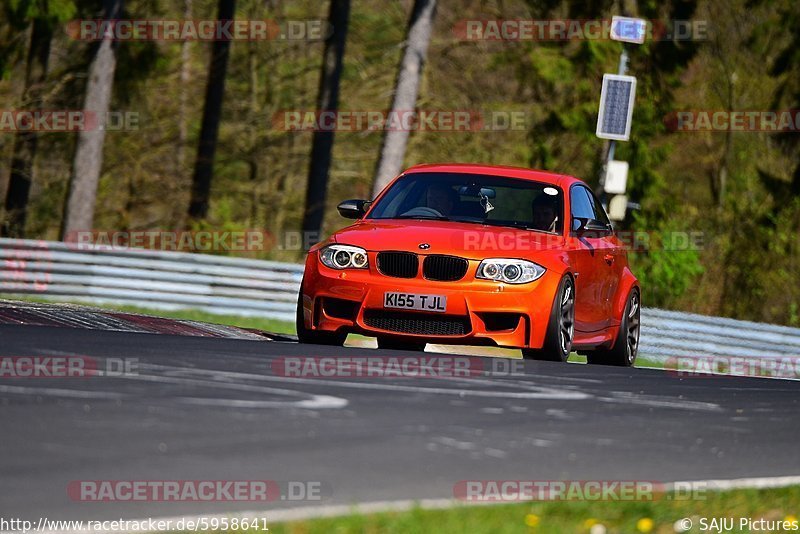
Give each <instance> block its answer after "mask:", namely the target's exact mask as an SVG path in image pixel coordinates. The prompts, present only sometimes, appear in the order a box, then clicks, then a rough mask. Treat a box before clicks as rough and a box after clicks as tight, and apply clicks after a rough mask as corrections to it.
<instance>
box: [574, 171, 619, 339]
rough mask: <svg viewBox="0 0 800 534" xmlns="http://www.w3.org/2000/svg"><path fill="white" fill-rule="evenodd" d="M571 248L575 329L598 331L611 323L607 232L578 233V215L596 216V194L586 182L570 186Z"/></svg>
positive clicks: (591, 217)
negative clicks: (599, 233)
mask: <svg viewBox="0 0 800 534" xmlns="http://www.w3.org/2000/svg"><path fill="white" fill-rule="evenodd" d="M570 215H571V225H572V226H571V232H570V238H569V239H570V245H571V246H570V249H571V251H572V262H573V268H574V272H575V329H576V330H578V331H581V332H597V331H600V330H603V329H605V328H606V327H607V326H608V315H609V309H608V299H607V295H606V294H605V290H606V286H607V284H608V278H607V277H608V274H609V266H608V265H607V264H606V262H605V260H604V254H605V250H604V249H605V248H607V242H606V240H605V236H603V235H596V234H586V235H581V236H578V235H577V233H576V231H577V229H578V227H579V226H580V221H579V220H578V219H596V218H597V212H596V208H595V198H594V196H593V195H592V193H591V191H589V190H588V189H587V188H586V187H585V186H583V185H580V184H575V185H573V186H572V187H571V188H570Z"/></svg>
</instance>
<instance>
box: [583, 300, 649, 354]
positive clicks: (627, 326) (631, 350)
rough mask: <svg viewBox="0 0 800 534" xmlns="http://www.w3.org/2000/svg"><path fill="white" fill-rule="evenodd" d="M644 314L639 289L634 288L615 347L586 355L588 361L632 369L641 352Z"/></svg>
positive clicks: (621, 322) (620, 324)
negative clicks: (641, 323) (640, 336)
mask: <svg viewBox="0 0 800 534" xmlns="http://www.w3.org/2000/svg"><path fill="white" fill-rule="evenodd" d="M641 312H642V305H641V298H640V296H639V289H638V288H635V287H634V288H633V289H632V290H631V292H630V294H629V295H628V302H627V303H626V304H625V310H624V311H623V313H622V321H620V323H619V332H618V333H617V339H616V340H615V341H614V346H613V347H611V349H609V350H593V351H591V352H587V353H586V361H587V362H588V363H591V364H594V365H616V366H619V367H630V366H631V365H633V362H635V361H636V355H637V354H638V352H639V330H640V318H641Z"/></svg>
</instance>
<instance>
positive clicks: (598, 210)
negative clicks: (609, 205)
mask: <svg viewBox="0 0 800 534" xmlns="http://www.w3.org/2000/svg"><path fill="white" fill-rule="evenodd" d="M589 194H590V195H592V201H593V202H594V212H595V214H596V216H595V219H597V220H598V221H600V222H603V223H606V224H611V221H610V220H609V219H608V215H607V214H606V210H605V209H604V208H603V205H602V204H601V203H600V201H599V200H597V197H596V196H594V193H591V192H590V193H589Z"/></svg>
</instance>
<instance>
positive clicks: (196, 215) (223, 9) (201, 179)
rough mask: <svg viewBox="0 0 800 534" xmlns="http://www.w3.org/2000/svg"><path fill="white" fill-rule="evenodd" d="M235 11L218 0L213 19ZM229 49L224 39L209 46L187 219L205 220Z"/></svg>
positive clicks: (233, 6)
mask: <svg viewBox="0 0 800 534" xmlns="http://www.w3.org/2000/svg"><path fill="white" fill-rule="evenodd" d="M235 11H236V1H235V0H219V3H218V4H217V20H220V21H224V20H233V15H234V12H235ZM230 48H231V43H230V41H229V40H227V39H221V40H219V41H214V45H213V46H212V48H211V65H210V67H209V69H208V82H207V85H206V102H205V108H204V109H203V123H202V125H201V127H200V143H199V145H198V147H197V160H196V161H195V167H194V176H193V177H192V198H191V201H190V202H189V219H193V220H201V219H205V218H206V216H207V215H208V206H209V197H210V195H211V180H212V178H213V177H214V153H215V152H216V151H217V136H218V134H219V119H220V113H221V111H222V99H223V97H224V96H225V72H226V71H227V69H228V55H229V52H230Z"/></svg>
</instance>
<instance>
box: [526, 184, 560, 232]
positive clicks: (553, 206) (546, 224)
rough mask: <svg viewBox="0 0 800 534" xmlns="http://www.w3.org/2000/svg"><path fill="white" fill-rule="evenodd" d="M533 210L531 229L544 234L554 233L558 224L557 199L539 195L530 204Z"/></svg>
mask: <svg viewBox="0 0 800 534" xmlns="http://www.w3.org/2000/svg"><path fill="white" fill-rule="evenodd" d="M531 209H532V210H533V214H532V220H533V223H532V224H531V227H532V228H534V229H536V230H543V231H545V232H555V231H556V223H557V222H558V197H554V196H550V195H546V194H544V193H541V194H540V195H539V196H537V197H536V198H535V199H533V202H532V203H531Z"/></svg>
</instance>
